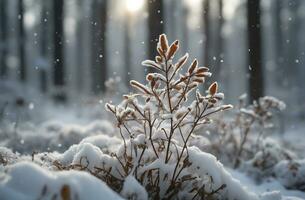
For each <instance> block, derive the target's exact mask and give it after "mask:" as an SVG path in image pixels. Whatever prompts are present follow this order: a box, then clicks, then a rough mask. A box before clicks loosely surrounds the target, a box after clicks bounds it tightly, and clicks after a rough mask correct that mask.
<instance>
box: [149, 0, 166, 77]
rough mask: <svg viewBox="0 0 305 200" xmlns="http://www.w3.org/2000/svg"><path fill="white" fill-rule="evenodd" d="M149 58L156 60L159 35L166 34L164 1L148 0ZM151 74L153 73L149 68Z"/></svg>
mask: <svg viewBox="0 0 305 200" xmlns="http://www.w3.org/2000/svg"><path fill="white" fill-rule="evenodd" d="M148 32H149V33H148V34H149V36H148V57H149V59H151V60H155V56H156V54H157V51H156V45H157V42H158V38H159V35H160V34H162V33H164V21H163V0H148ZM148 71H149V72H153V71H154V70H153V69H152V68H149V70H148Z"/></svg>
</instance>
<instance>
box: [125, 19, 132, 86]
mask: <svg viewBox="0 0 305 200" xmlns="http://www.w3.org/2000/svg"><path fill="white" fill-rule="evenodd" d="M126 15H127V16H126V20H125V24H124V25H125V27H124V31H125V33H124V53H125V55H124V57H125V61H124V65H125V66H126V67H125V69H126V72H125V82H126V85H127V87H129V80H130V79H131V77H130V75H131V74H132V72H131V46H130V44H131V41H130V40H131V38H130V36H131V33H130V31H131V30H130V28H131V27H130V23H129V22H130V15H129V13H127V14H126Z"/></svg>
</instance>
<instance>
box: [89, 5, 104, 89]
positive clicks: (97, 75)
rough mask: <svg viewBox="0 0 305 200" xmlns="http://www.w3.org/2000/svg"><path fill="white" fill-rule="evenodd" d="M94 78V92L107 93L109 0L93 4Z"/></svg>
mask: <svg viewBox="0 0 305 200" xmlns="http://www.w3.org/2000/svg"><path fill="white" fill-rule="evenodd" d="M92 21H93V24H92V27H93V28H92V45H93V48H92V51H93V53H92V56H93V58H92V62H93V63H92V67H93V69H92V76H93V81H92V83H93V92H94V93H95V94H98V93H100V92H101V91H105V89H106V88H105V81H106V79H107V65H106V64H107V60H106V59H107V51H106V26H107V0H103V1H97V0H94V1H93V4H92Z"/></svg>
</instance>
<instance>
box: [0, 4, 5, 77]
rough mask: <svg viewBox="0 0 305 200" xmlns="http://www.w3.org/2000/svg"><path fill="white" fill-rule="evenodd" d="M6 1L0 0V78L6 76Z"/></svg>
mask: <svg viewBox="0 0 305 200" xmlns="http://www.w3.org/2000/svg"><path fill="white" fill-rule="evenodd" d="M6 9H7V0H0V25H1V27H0V31H1V32H0V77H3V78H5V77H6V75H7V64H6V56H7V13H6Z"/></svg>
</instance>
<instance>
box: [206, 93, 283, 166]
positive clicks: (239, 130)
mask: <svg viewBox="0 0 305 200" xmlns="http://www.w3.org/2000/svg"><path fill="white" fill-rule="evenodd" d="M245 99H246V95H242V96H241V97H240V98H239V105H238V106H236V108H237V109H236V110H237V112H236V114H235V116H234V117H230V119H229V120H224V119H222V118H218V119H215V120H216V123H215V124H217V133H218V134H219V136H220V137H218V138H217V139H216V140H215V141H212V145H211V147H212V149H213V148H214V149H213V150H214V152H215V154H216V155H218V156H220V157H224V156H227V158H226V160H228V161H229V162H232V161H233V163H232V164H233V166H234V167H238V166H240V163H241V161H243V160H249V159H252V158H253V157H254V155H255V154H256V152H258V151H260V150H261V149H262V148H265V146H264V145H263V144H264V143H263V142H262V137H263V136H264V132H265V131H266V129H268V128H271V127H273V120H272V117H273V115H274V112H275V111H282V110H283V109H285V103H284V102H282V101H280V100H278V99H276V98H274V97H270V96H265V97H261V98H259V100H258V101H254V102H253V104H251V105H248V106H247V105H246V103H245Z"/></svg>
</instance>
